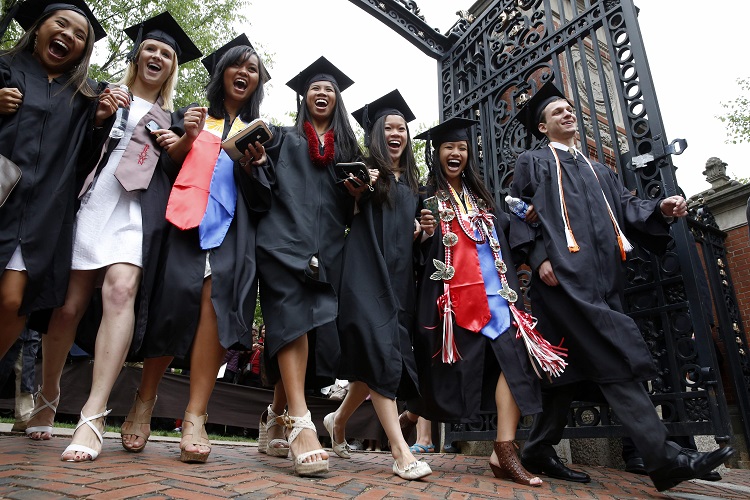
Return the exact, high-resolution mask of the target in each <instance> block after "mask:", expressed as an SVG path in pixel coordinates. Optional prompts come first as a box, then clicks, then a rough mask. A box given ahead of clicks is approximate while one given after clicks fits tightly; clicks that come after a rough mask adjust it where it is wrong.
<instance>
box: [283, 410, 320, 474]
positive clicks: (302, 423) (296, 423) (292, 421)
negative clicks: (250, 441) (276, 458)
mask: <svg viewBox="0 0 750 500" xmlns="http://www.w3.org/2000/svg"><path fill="white" fill-rule="evenodd" d="M276 421H277V422H278V423H279V424H280V425H283V426H284V427H286V431H288V432H289V436H288V437H287V440H288V441H289V452H290V453H291V455H292V461H293V462H294V472H296V473H297V474H298V475H300V476H318V475H320V474H324V473H326V472H328V459H327V458H326V459H323V460H317V461H315V462H305V461H304V460H305V459H306V458H307V457H311V456H313V455H318V454H323V453H325V452H326V451H325V450H324V449H323V448H318V449H315V450H312V451H307V452H305V453H300V454H299V455H295V454H294V450H292V446H291V445H292V443H293V442H294V440H295V439H297V436H299V433H300V432H302V431H303V430H304V429H310V430H311V431H313V432H314V433H315V435H316V436H317V435H318V431H317V429H316V428H315V424H313V422H312V415H311V414H310V412H309V411H308V412H307V413H305V415H304V416H301V417H295V416H292V415H289V414H288V413H287V412H284V414H283V415H282V416H280V417H277V418H276Z"/></svg>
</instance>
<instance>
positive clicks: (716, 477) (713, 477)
mask: <svg viewBox="0 0 750 500" xmlns="http://www.w3.org/2000/svg"><path fill="white" fill-rule="evenodd" d="M698 479H702V480H704V481H721V474H719V473H718V472H716V471H715V470H712V471H711V472H709V473H707V474H703V475H702V476H701V477H699V478H698Z"/></svg>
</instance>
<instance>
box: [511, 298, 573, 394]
mask: <svg viewBox="0 0 750 500" xmlns="http://www.w3.org/2000/svg"><path fill="white" fill-rule="evenodd" d="M508 305H509V306H510V312H511V314H513V318H514V319H515V320H516V327H517V328H518V331H517V333H516V338H521V339H523V342H524V344H526V351H527V352H528V353H529V358H530V359H531V366H533V367H534V371H535V372H536V375H537V377H539V378H542V374H541V373H539V370H537V367H536V365H537V363H538V364H539V366H541V367H542V370H544V372H545V375H547V378H548V379H550V380H551V377H550V375H551V376H552V377H559V376H560V375H562V373H563V370H565V367H566V366H567V365H568V363H567V362H566V361H565V360H564V359H562V357H567V356H568V354H567V352H568V349H567V348H565V347H562V344H561V345H558V346H554V345H552V344H550V343H549V342H547V340H545V338H544V337H542V334H540V333H539V332H538V331H537V329H536V318H534V317H533V316H532V315H531V314H529V313H527V312H526V311H521V310H519V309H518V308H517V307H516V306H515V305H514V304H508ZM535 360H536V363H534V361H535Z"/></svg>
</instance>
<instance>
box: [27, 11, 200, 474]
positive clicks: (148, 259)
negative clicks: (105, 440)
mask: <svg viewBox="0 0 750 500" xmlns="http://www.w3.org/2000/svg"><path fill="white" fill-rule="evenodd" d="M125 32H126V33H127V34H128V36H129V37H130V38H131V39H132V40H133V41H134V46H133V50H132V51H131V53H130V55H129V57H128V65H127V69H126V71H125V75H124V77H123V81H122V83H124V84H126V85H127V86H128V88H129V89H130V92H131V93H132V100H131V99H130V98H129V97H130V96H129V95H128V94H127V93H126V92H124V91H123V90H122V89H119V88H118V89H113V90H112V92H113V93H116V94H117V95H118V97H119V98H120V99H122V102H123V104H124V105H125V106H127V107H128V110H129V113H128V121H127V127H126V129H125V131H124V135H123V137H122V138H120V139H117V138H111V137H110V139H109V141H108V142H107V144H106V145H105V147H104V149H103V150H102V158H101V160H100V161H99V162H98V164H96V167H95V168H94V169H93V170H92V172H91V173H90V174H89V176H88V178H87V179H86V181H85V183H84V187H83V189H82V191H81V207H80V209H79V210H78V214H77V216H76V227H75V238H74V242H73V260H72V270H71V273H70V284H69V286H68V291H67V295H66V298H65V304H64V305H63V306H62V307H61V308H58V309H55V311H54V312H53V313H52V318H51V320H50V323H49V328H48V331H47V334H46V335H45V336H44V338H43V339H42V348H43V353H44V364H43V370H44V373H43V386H42V390H41V391H40V396H43V397H40V399H41V400H42V401H43V402H45V405H44V408H45V410H46V411H45V412H43V413H42V412H40V413H39V414H38V415H37V417H38V419H37V420H36V421H35V422H33V423H34V425H31V424H32V422H30V428H29V429H27V430H26V432H27V434H29V435H30V436H31V437H32V438H34V439H49V433H50V431H51V428H50V426H51V423H52V419H53V417H54V410H55V407H54V401H55V400H56V399H57V398H58V397H59V390H60V386H59V382H60V376H61V374H62V369H63V366H64V364H65V359H66V356H67V353H68V351H69V350H70V346H71V345H72V343H73V340H74V339H75V337H76V329H77V327H78V324H79V322H80V321H81V318H82V316H83V314H84V312H85V311H86V309H87V307H88V306H89V303H90V301H91V297H92V295H93V292H94V289H95V287H96V286H97V283H98V282H101V283H102V285H101V287H102V289H101V303H102V311H103V312H102V317H101V320H100V321H95V322H93V323H96V324H95V325H87V328H86V329H84V330H86V333H88V335H87V336H86V337H84V339H87V338H89V337H91V336H92V335H91V333H93V332H92V331H91V330H98V331H97V333H96V336H95V353H94V369H93V377H92V379H93V380H92V386H91V392H90V393H89V398H88V400H87V401H86V403H85V404H84V406H83V408H82V409H81V419H80V421H79V423H78V425H77V426H76V432H75V434H74V435H73V443H72V444H71V445H70V446H68V448H67V449H66V450H65V452H64V453H63V455H62V459H63V460H67V461H76V462H77V461H83V460H94V459H96V457H97V456H98V454H99V452H100V451H101V445H102V437H101V430H102V428H103V427H104V417H105V416H106V415H107V414H108V413H109V410H107V409H106V406H107V400H108V399H109V395H110V392H111V390H112V386H113V385H114V383H115V380H116V379H117V376H118V374H119V373H120V370H121V368H122V364H123V362H124V361H125V358H126V356H127V354H128V350H129V349H131V350H132V352H136V351H137V350H138V349H139V347H140V343H141V340H142V339H143V335H144V332H145V326H146V322H147V320H148V306H149V301H150V297H151V290H152V288H153V284H154V280H155V277H156V260H157V258H158V251H159V247H160V245H161V239H162V236H163V233H164V230H165V226H166V222H165V220H164V211H165V208H166V203H167V196H168V195H169V189H170V187H171V184H172V181H173V180H174V176H175V175H176V171H177V170H178V168H179V166H178V165H177V164H176V163H175V162H174V161H172V159H171V158H170V154H173V153H174V152H176V151H179V150H180V144H179V142H178V141H179V140H178V135H177V134H175V133H173V132H171V131H170V130H168V129H169V127H171V126H173V125H176V126H178V127H184V131H185V135H186V136H187V138H188V139H189V138H190V137H194V136H195V135H197V133H198V131H199V130H200V128H199V127H200V125H201V124H202V121H203V118H204V116H205V109H204V108H193V109H191V110H188V111H186V112H185V113H184V124H183V123H182V122H183V116H182V112H180V113H176V114H173V113H172V94H173V92H174V88H175V84H176V81H177V65H178V64H179V63H185V62H188V61H190V60H192V59H195V58H196V57H199V56H200V51H199V50H198V49H197V48H196V47H195V45H194V44H193V43H192V41H190V38H188V36H187V35H186V34H185V32H184V31H183V30H182V28H181V27H180V26H179V24H177V22H176V21H175V20H174V18H172V16H171V15H170V14H169V13H168V12H164V13H162V14H159V15H158V16H156V17H154V18H152V19H149V20H147V21H144V22H143V23H141V24H139V25H136V26H133V27H130V28H128V29H126V30H125ZM151 122H154V123H155V126H149V127H148V128H147V125H148V124H149V123H151ZM185 140H187V139H185ZM185 140H183V142H184V141H185ZM164 150H166V152H165V151H164ZM100 280H101V281H100ZM136 299H138V300H136ZM136 310H137V313H138V314H137V316H136ZM48 401H53V403H46V402H48ZM38 406H39V402H38ZM40 407H41V406H40ZM40 424H41V425H40Z"/></svg>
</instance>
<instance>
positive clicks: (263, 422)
mask: <svg viewBox="0 0 750 500" xmlns="http://www.w3.org/2000/svg"><path fill="white" fill-rule="evenodd" d="M277 418H278V415H277V414H276V413H274V411H273V410H272V409H271V405H268V409H267V410H266V411H264V412H263V414H262V415H261V416H260V422H259V424H258V451H259V452H261V453H266V454H267V455H269V456H271V457H281V458H286V457H287V456H288V455H289V441H287V440H286V439H279V438H277V439H272V440H271V442H269V441H268V431H269V430H270V429H271V427H274V426H277V425H279V423H278V422H277V421H276V419H277Z"/></svg>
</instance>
